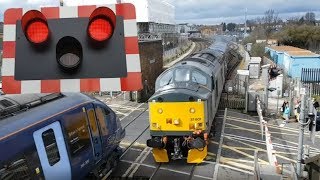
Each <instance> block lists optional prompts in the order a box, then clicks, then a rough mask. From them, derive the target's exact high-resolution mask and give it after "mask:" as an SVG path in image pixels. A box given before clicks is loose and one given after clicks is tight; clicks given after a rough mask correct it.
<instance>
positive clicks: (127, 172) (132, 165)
mask: <svg viewBox="0 0 320 180" xmlns="http://www.w3.org/2000/svg"><path fill="white" fill-rule="evenodd" d="M148 150H149V148H145V149H144V150H143V151H142V152H141V153H140V154H139V156H138V157H137V158H136V160H135V161H134V162H139V160H140V159H141V158H142V156H143V155H144V153H147V152H148ZM135 166H137V165H136V164H131V165H130V167H129V168H128V169H127V170H126V172H125V173H124V174H123V175H122V177H127V175H128V174H129V172H130V171H131V170H132V169H133V168H134V167H135Z"/></svg>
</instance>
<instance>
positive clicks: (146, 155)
mask: <svg viewBox="0 0 320 180" xmlns="http://www.w3.org/2000/svg"><path fill="white" fill-rule="evenodd" d="M146 149H148V151H147V152H146V153H145V155H144V156H143V157H142V158H141V159H140V163H143V161H144V160H146V158H147V157H148V155H149V154H150V153H151V150H152V149H151V148H149V147H148V148H146ZM139 167H140V165H139V164H137V165H136V167H135V168H134V169H133V170H132V171H131V173H130V175H129V177H133V175H134V173H136V172H137V170H138V168H139Z"/></svg>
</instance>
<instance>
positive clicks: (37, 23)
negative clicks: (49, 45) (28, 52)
mask: <svg viewBox="0 0 320 180" xmlns="http://www.w3.org/2000/svg"><path fill="white" fill-rule="evenodd" d="M21 25H22V30H23V32H24V34H25V36H26V38H27V39H28V40H29V41H30V42H32V43H34V44H39V43H43V42H45V41H46V40H47V39H48V38H49V33H50V30H49V26H48V23H47V19H46V18H45V16H44V15H43V14H42V13H41V12H40V11H37V10H31V11H28V12H27V13H25V14H24V15H23V17H22V19H21Z"/></svg>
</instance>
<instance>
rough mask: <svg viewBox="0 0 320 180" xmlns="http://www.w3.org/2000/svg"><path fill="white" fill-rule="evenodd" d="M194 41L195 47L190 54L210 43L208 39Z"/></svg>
mask: <svg viewBox="0 0 320 180" xmlns="http://www.w3.org/2000/svg"><path fill="white" fill-rule="evenodd" d="M194 43H196V46H195V48H194V49H193V51H192V52H191V53H190V55H192V54H194V53H197V52H199V51H202V50H203V49H205V48H207V47H208V46H209V45H210V43H209V42H208V41H205V40H204V41H194Z"/></svg>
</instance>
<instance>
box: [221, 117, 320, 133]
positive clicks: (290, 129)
mask: <svg viewBox="0 0 320 180" xmlns="http://www.w3.org/2000/svg"><path fill="white" fill-rule="evenodd" d="M227 119H229V120H232V121H239V122H244V123H247V124H253V125H258V126H260V124H259V122H255V121H252V120H247V119H243V118H236V117H232V116H227ZM248 121H251V122H252V123H250V122H248ZM268 128H269V132H270V133H271V134H272V133H278V132H273V131H271V130H270V129H272V128H274V129H279V130H285V131H290V132H294V133H298V132H299V130H297V129H295V128H290V127H279V126H276V125H273V124H268ZM304 134H307V135H308V133H304ZM316 137H319V138H320V135H316Z"/></svg>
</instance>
